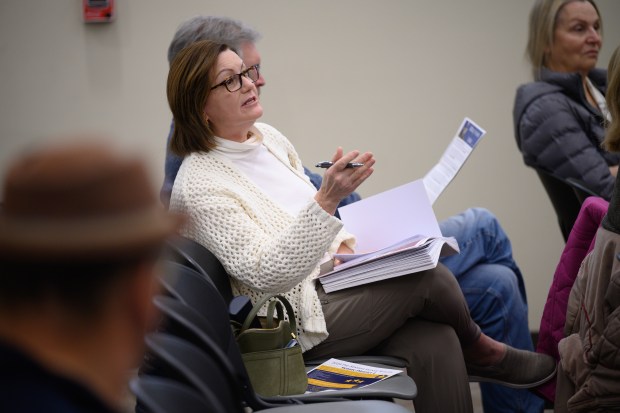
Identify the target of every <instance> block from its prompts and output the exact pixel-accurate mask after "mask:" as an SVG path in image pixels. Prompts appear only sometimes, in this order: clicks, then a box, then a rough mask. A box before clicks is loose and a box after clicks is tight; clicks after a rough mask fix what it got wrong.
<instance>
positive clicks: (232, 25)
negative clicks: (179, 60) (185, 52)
mask: <svg viewBox="0 0 620 413" xmlns="http://www.w3.org/2000/svg"><path fill="white" fill-rule="evenodd" d="M260 37H261V35H260V33H259V32H257V31H256V30H254V29H253V28H251V27H249V26H248V25H247V24H245V23H243V22H241V21H239V20H234V19H231V18H229V17H217V16H196V17H192V18H191V19H189V20H187V21H185V22H183V23H182V24H181V25H180V26H179V28H178V29H177V31H176V33H175V34H174V38H173V39H172V42H170V46H169V47H168V63H169V64H170V63H172V60H174V58H175V56H176V55H177V53H179V52H180V51H181V50H182V49H183V48H185V47H187V46H189V45H190V44H192V43H194V42H197V41H200V40H211V41H213V42H216V43H223V44H226V45H228V46H229V47H230V48H232V49H235V50H236V51H237V52H238V53H240V52H241V51H240V48H241V45H242V44H243V43H256V42H257V41H258V40H259V39H260ZM242 57H243V56H242Z"/></svg>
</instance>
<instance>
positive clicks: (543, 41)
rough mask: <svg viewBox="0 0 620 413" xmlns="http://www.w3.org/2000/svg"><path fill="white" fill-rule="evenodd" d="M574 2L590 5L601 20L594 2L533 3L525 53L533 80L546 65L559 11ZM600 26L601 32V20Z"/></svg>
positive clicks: (560, 0)
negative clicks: (546, 56) (530, 65)
mask: <svg viewBox="0 0 620 413" xmlns="http://www.w3.org/2000/svg"><path fill="white" fill-rule="evenodd" d="M576 1H580V2H588V3H590V4H591V5H592V6H593V7H594V9H595V10H596V14H598V16H599V19H601V13H600V12H599V10H598V7H597V5H596V3H594V0H536V3H534V6H533V7H532V10H531V11H530V19H529V30H528V39H527V48H526V52H527V57H528V59H529V61H530V63H531V64H532V75H533V76H534V79H535V80H540V73H541V71H542V68H543V67H544V66H545V63H546V62H545V54H546V51H547V50H548V49H549V47H550V46H551V45H552V44H553V34H554V32H555V27H556V24H557V21H558V15H559V14H560V11H562V8H563V7H564V6H566V5H567V4H568V3H573V2H576ZM600 25H601V30H602V27H603V22H602V20H601V22H600Z"/></svg>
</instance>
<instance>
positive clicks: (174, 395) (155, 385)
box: [129, 376, 222, 413]
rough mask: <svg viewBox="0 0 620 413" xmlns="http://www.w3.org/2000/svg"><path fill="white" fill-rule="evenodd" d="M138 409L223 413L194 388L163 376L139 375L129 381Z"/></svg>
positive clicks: (154, 412)
mask: <svg viewBox="0 0 620 413" xmlns="http://www.w3.org/2000/svg"><path fill="white" fill-rule="evenodd" d="M129 388H130V389H131V392H132V393H133V394H134V395H135V396H136V399H137V402H138V406H139V407H138V408H137V409H136V411H138V410H139V411H140V412H149V413H177V412H183V413H221V412H222V411H218V410H215V407H214V405H211V404H210V403H209V402H208V401H207V400H206V399H205V398H204V397H203V396H201V395H200V394H199V393H198V392H196V391H195V390H194V389H192V388H190V387H188V386H186V385H184V384H181V383H179V382H176V381H174V380H170V379H164V378H161V377H150V376H146V377H138V378H135V379H133V380H131V382H130V383H129Z"/></svg>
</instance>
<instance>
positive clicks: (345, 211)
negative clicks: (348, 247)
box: [338, 179, 441, 254]
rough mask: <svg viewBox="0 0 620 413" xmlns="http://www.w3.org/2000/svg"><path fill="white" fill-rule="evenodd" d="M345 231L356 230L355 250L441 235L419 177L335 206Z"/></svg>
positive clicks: (367, 250)
mask: <svg viewBox="0 0 620 413" xmlns="http://www.w3.org/2000/svg"><path fill="white" fill-rule="evenodd" d="M338 212H339V213H340V217H341V218H342V221H343V222H344V226H345V228H346V230H347V231H349V232H350V233H352V234H355V237H356V239H357V246H356V248H355V252H356V253H358V254H361V253H367V252H374V251H378V250H382V249H384V248H387V247H390V246H392V245H394V244H397V243H400V242H402V241H403V240H406V239H410V238H411V237H414V236H416V235H423V236H424V237H441V230H440V229H439V224H438V223H437V218H435V213H434V212H433V208H432V206H431V204H430V202H429V200H428V196H427V192H426V188H425V186H424V182H423V181H422V180H421V179H418V180H417V181H413V182H410V183H408V184H405V185H401V186H398V187H396V188H393V189H390V190H387V191H385V192H381V193H380V194H377V195H373V196H370V197H368V198H364V199H362V200H361V201H358V202H354V203H352V204H349V205H346V206H344V207H342V208H339V209H338Z"/></svg>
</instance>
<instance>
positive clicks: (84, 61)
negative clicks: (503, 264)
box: [0, 0, 620, 329]
mask: <svg viewBox="0 0 620 413" xmlns="http://www.w3.org/2000/svg"><path fill="white" fill-rule="evenodd" d="M118 3H119V4H118V19H117V21H115V22H114V23H112V24H106V25H99V26H97V25H84V24H83V23H82V22H81V20H80V18H81V15H80V4H81V1H79V0H54V1H50V0H36V1H23V0H2V1H0V105H1V106H0V107H1V110H0V178H2V177H3V176H4V169H5V167H6V164H7V162H8V161H9V159H10V158H11V157H12V156H14V155H15V154H16V153H18V152H20V151H22V150H23V149H24V148H26V147H28V146H30V145H32V144H34V143H38V142H41V141H49V140H51V139H53V138H49V136H53V135H58V134H63V133H66V132H68V131H72V132H73V131H86V130H88V131H93V130H94V131H100V132H104V133H107V134H110V135H111V136H112V137H113V138H114V139H115V141H117V142H119V143H122V144H124V145H128V146H130V147H134V148H139V150H141V151H142V152H143V153H144V155H145V156H146V157H147V159H148V161H149V162H150V166H151V168H152V172H153V177H154V178H155V179H156V180H157V182H160V180H161V178H162V175H163V171H162V169H163V168H162V165H163V157H164V139H165V137H166V135H167V133H168V127H169V122H170V113H169V110H168V108H167V104H166V98H165V79H166V75H167V63H166V59H165V55H166V49H167V46H168V43H169V41H170V39H171V37H172V35H173V33H174V30H175V29H176V26H177V25H178V24H179V23H180V22H181V21H182V20H184V19H186V18H188V17H191V16H193V15H196V14H217V15H228V16H232V17H236V18H240V19H243V20H246V21H248V22H251V23H252V24H253V25H254V26H255V27H256V28H257V29H258V30H260V31H261V32H262V33H263V34H264V38H263V40H262V41H261V42H260V43H259V47H260V50H261V52H262V55H263V63H264V64H263V71H264V74H265V76H266V78H267V83H268V84H267V86H266V88H265V89H264V93H263V97H262V98H263V106H264V108H265V115H264V119H263V120H264V121H266V122H269V123H272V124H273V125H275V126H276V127H278V128H279V129H280V130H282V131H283V132H284V133H285V134H286V135H287V136H288V137H289V138H290V139H291V140H292V141H293V142H294V143H295V144H296V146H297V149H298V151H299V152H300V154H301V156H302V159H305V160H306V162H305V163H306V164H307V165H310V164H312V163H313V162H315V161H318V160H323V159H326V158H329V157H330V155H331V154H332V152H333V151H334V149H335V147H336V145H337V144H339V145H342V146H344V148H345V149H354V148H359V149H362V150H372V151H374V153H375V154H376V157H377V160H378V164H377V167H376V173H375V175H374V176H373V177H372V179H371V180H370V181H368V182H367V183H366V184H365V185H364V187H363V188H362V189H361V193H362V194H363V195H370V194H373V193H376V192H378V191H382V190H385V189H388V188H390V187H392V186H394V185H397V184H402V183H405V182H408V181H410V180H413V179H416V178H419V177H422V176H423V175H424V174H425V172H426V171H427V170H428V169H429V168H430V167H431V166H432V165H433V164H434V163H435V162H436V161H437V159H438V158H439V156H440V155H441V153H442V151H443V149H444V147H445V146H446V145H447V143H448V142H449V140H450V139H451V137H452V136H453V134H454V133H455V130H456V128H457V126H458V125H459V123H460V121H461V119H462V118H463V117H464V116H469V117H471V118H473V119H474V120H475V121H477V122H478V123H479V124H480V125H482V126H483V127H484V128H486V129H487V131H488V134H487V136H486V137H485V138H484V140H483V141H482V144H481V145H480V146H479V148H478V149H477V150H476V152H475V153H474V154H473V155H472V157H471V159H470V161H469V163H468V164H467V165H466V166H465V167H464V169H463V170H462V171H461V173H460V175H459V176H458V177H457V178H456V180H455V182H454V183H453V184H452V186H451V187H450V188H449V189H448V190H447V192H446V193H445V194H444V195H442V197H441V198H440V199H439V200H438V202H437V204H436V213H437V215H438V217H439V218H445V217H447V216H449V215H451V214H454V213H457V212H459V211H461V210H463V209H465V208H467V207H470V206H485V207H487V208H489V209H491V210H492V211H494V212H495V213H496V214H497V215H498V216H499V218H500V220H501V222H502V223H503V225H504V227H505V229H506V230H507V232H508V233H509V235H510V236H511V238H512V240H513V246H514V250H515V255H516V257H517V259H518V261H519V263H520V265H521V267H522V269H523V271H524V273H525V279H526V285H527V288H528V294H529V301H530V310H531V311H530V323H531V327H532V328H534V329H537V328H538V323H539V320H540V314H541V311H542V307H543V305H544V301H545V297H546V293H547V290H548V287H549V284H550V281H551V277H552V274H553V271H554V268H555V264H556V262H557V259H558V257H559V254H560V251H561V249H562V247H563V244H562V240H561V236H560V232H559V229H558V226H557V223H556V219H555V215H554V213H553V210H552V209H551V206H550V204H549V202H548V200H547V198H546V196H545V194H544V192H543V190H542V187H541V185H540V183H539V182H538V181H537V178H536V177H535V175H534V173H533V172H532V171H531V170H529V169H526V168H525V167H524V166H523V163H522V161H521V157H520V155H519V153H518V151H517V148H516V145H515V142H514V137H513V132H512V115H511V113H512V101H513V96H514V91H515V88H516V87H517V85H519V84H520V83H523V82H526V81H528V79H529V71H528V68H527V66H526V63H525V61H524V58H523V48H524V44H525V39H526V19H527V13H528V10H529V8H530V6H531V4H532V3H533V0H527V1H509V0H502V1H498V0H470V1H467V2H464V1H457V0H450V1H447V0H445V1H412V0H401V1H383V2H378V1H370V0H347V1H333V0H314V1H306V2H302V1H290V0H267V1H231V0H220V1H215V0H214V1H198V0H177V1H164V0H118ZM599 5H600V8H601V11H602V14H603V16H604V18H605V20H606V22H607V26H606V29H605V31H606V33H605V35H606V45H605V47H604V49H603V53H602V56H601V61H600V63H601V66H605V65H606V64H607V59H608V57H609V55H610V53H611V51H612V50H613V48H614V46H615V45H617V44H620V27H619V26H618V25H615V24H614V23H615V22H616V21H617V20H618V18H620V2H618V1H617V0H599Z"/></svg>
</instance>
